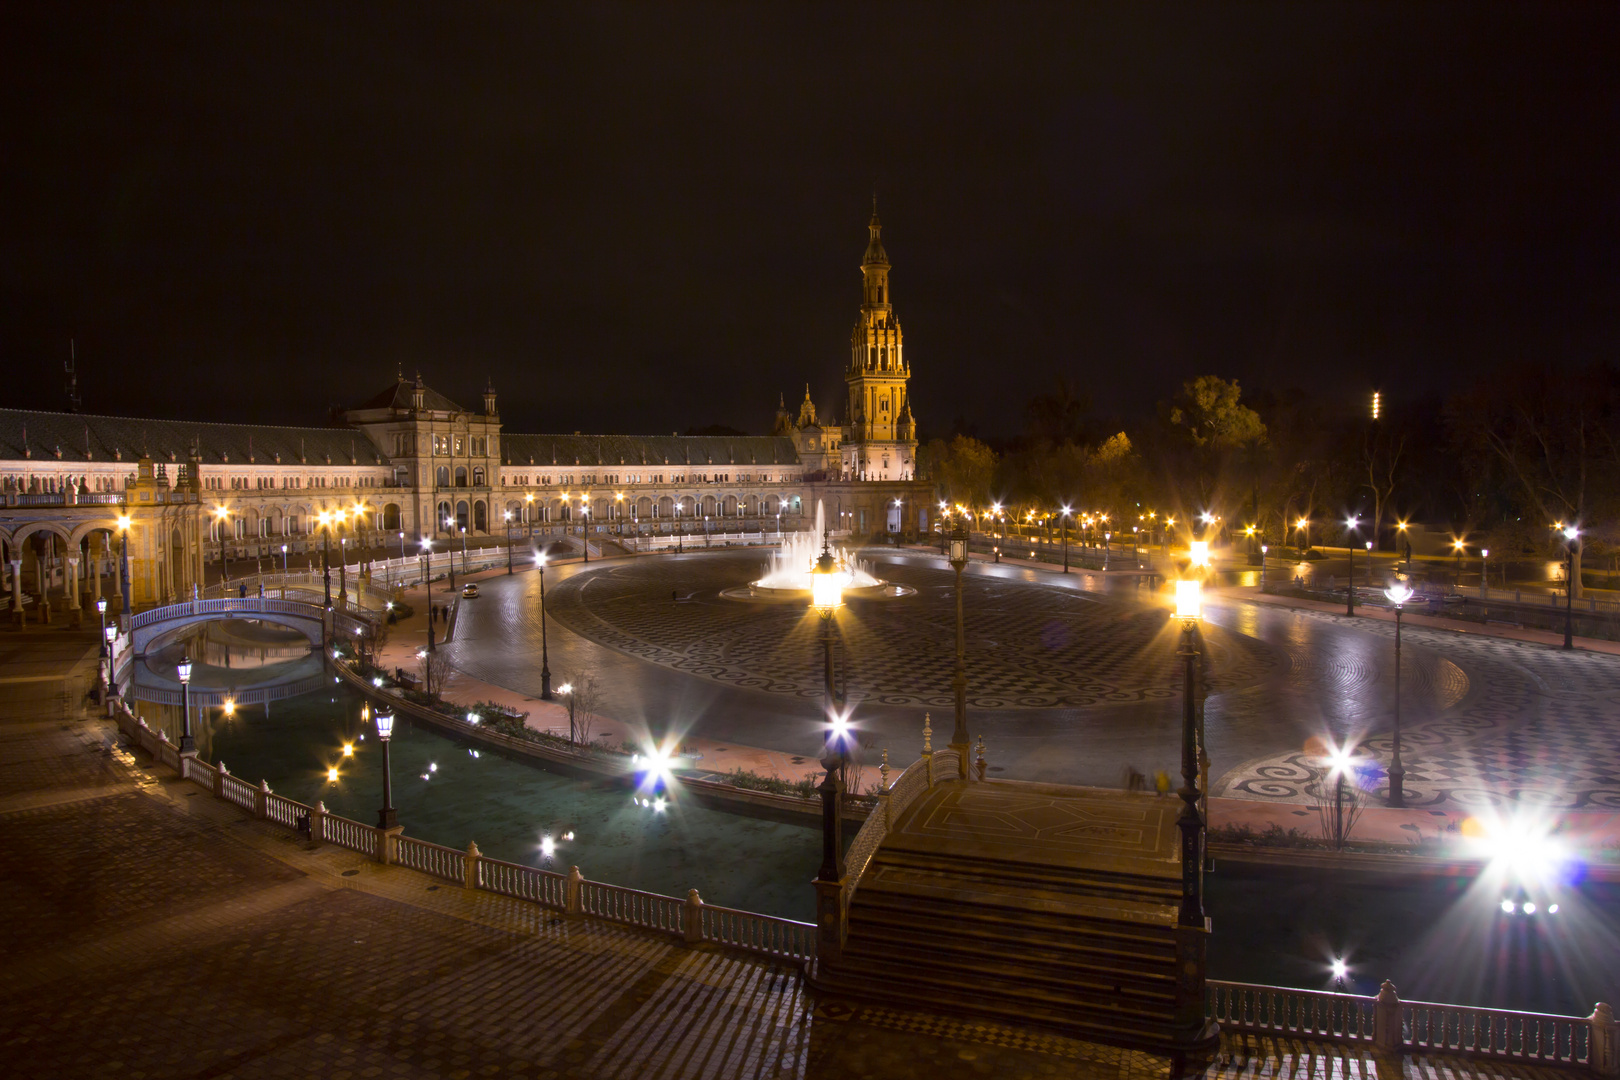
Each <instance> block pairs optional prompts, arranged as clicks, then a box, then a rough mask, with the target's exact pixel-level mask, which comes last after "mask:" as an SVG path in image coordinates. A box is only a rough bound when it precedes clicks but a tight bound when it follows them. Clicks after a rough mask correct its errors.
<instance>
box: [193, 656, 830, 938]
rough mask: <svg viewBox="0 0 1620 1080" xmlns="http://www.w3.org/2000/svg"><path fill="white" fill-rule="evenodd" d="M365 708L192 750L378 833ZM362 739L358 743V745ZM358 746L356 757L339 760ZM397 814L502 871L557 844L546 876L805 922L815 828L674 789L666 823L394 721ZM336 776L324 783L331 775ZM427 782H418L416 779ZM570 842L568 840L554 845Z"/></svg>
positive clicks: (314, 716) (250, 729)
mask: <svg viewBox="0 0 1620 1080" xmlns="http://www.w3.org/2000/svg"><path fill="white" fill-rule="evenodd" d="M362 703H363V702H362V699H361V698H360V697H359V695H357V694H355V693H353V692H352V691H349V690H347V689H346V688H343V687H339V686H335V685H334V686H333V687H332V689H331V691H330V692H324V693H317V694H306V695H304V696H302V697H297V698H289V699H287V700H284V701H277V702H275V703H273V704H271V705H270V706H268V708H267V707H266V706H261V705H255V706H247V707H239V708H238V709H237V710H236V713H235V715H234V716H232V717H229V718H226V717H224V716H222V715H221V714H220V711H219V710H217V709H215V710H209V711H210V712H211V713H212V714H213V715H212V716H210V717H208V718H207V719H206V720H204V721H202V722H201V723H200V724H199V730H198V732H197V734H198V749H199V750H200V751H201V752H202V755H203V756H204V757H205V758H207V759H208V760H211V761H219V760H223V761H224V762H225V763H226V764H227V765H228V766H229V768H230V770H231V772H232V773H233V774H234V775H236V776H239V777H241V778H243V779H245V780H250V781H253V782H257V781H258V780H259V779H261V778H262V779H264V780H267V781H269V783H270V787H271V789H272V790H274V791H275V792H276V793H277V794H280V795H285V796H287V797H288V798H291V799H296V800H298V801H299V802H302V803H307V804H311V805H313V804H314V803H315V802H316V801H321V802H324V803H325V804H326V808H327V809H328V810H330V811H331V812H333V813H335V814H339V815H341V816H343V817H347V818H353V819H354V820H356V821H361V822H364V823H366V824H375V823H376V821H377V810H378V807H379V806H381V800H382V747H381V744H380V743H378V741H377V739H376V735H375V732H372V731H369V729H368V728H367V727H365V726H363V725H362V722H361V719H360V709H361V705H362ZM363 734H364V735H366V737H365V738H364V739H362V738H361V736H362V735H363ZM345 743H352V744H353V746H354V748H355V752H354V755H353V756H352V757H347V758H346V757H344V756H343V752H342V748H343V745H344V744H345ZM390 756H391V758H392V765H393V768H392V773H393V785H394V806H395V807H396V809H397V810H398V812H399V822H400V824H401V825H403V826H404V828H405V834H406V835H407V836H413V837H416V838H418V839H422V840H429V841H432V842H433V843H437V844H444V845H447V846H450V847H457V848H465V847H466V846H467V842H468V841H469V840H474V841H476V842H477V843H478V848H479V850H480V851H481V852H482V853H483V854H485V855H487V856H489V857H491V858H496V859H504V860H506V861H509V862H516V863H523V864H526V865H529V866H547V864H546V863H545V862H544V860H543V857H542V855H541V850H540V841H541V838H542V837H543V836H545V835H550V836H551V837H552V838H554V839H555V840H556V844H557V847H556V854H555V857H554V859H553V861H552V863H551V864H549V866H547V868H548V869H554V870H562V871H566V870H567V869H568V867H569V866H571V865H577V866H579V868H580V871H581V872H582V873H583V874H584V875H585V876H586V877H587V878H590V879H592V880H597V881H605V882H609V883H611V884H615V885H625V886H629V887H631V888H636V889H644V890H647V891H649V892H658V893H664V894H666V895H670V896H681V897H684V896H685V895H686V890H687V889H691V888H695V889H697V890H698V892H699V893H700V894H701V895H702V897H703V899H704V900H705V901H707V902H709V903H712V904H722V905H725V906H727V907H736V908H743V909H745V910H749V911H758V912H763V913H766V914H770V915H778V916H784V917H787V918H794V919H802V920H805V921H810V920H812V919H813V918H814V909H815V898H814V893H813V892H812V890H811V887H810V881H811V879H812V878H813V877H814V876H815V873H816V868H817V865H818V864H819V861H820V839H821V838H820V832H819V830H818V828H817V826H816V824H815V819H807V823H806V825H805V826H799V825H783V824H778V823H775V822H768V821H759V820H756V819H754V818H749V817H743V816H740V815H737V814H727V813H721V812H719V811H715V810H709V809H706V808H704V807H702V806H698V805H696V803H695V802H694V801H693V800H691V799H690V798H687V799H682V798H680V793H679V791H678V790H677V791H676V793H675V797H673V798H671V799H670V801H669V805H668V808H667V809H666V810H665V812H663V813H658V812H655V811H654V810H652V809H650V808H646V807H642V806H639V805H636V804H635V803H634V802H633V801H632V797H633V796H632V792H631V791H630V790H629V789H627V788H624V787H619V786H614V785H611V784H606V783H602V782H598V781H592V780H580V779H574V778H571V777H567V776H562V775H558V774H554V773H550V772H546V771H545V770H543V769H541V768H539V767H538V766H536V765H534V764H531V763H529V762H527V761H520V760H516V759H513V758H508V757H506V756H503V755H502V754H500V753H499V752H497V751H493V750H488V749H484V748H481V747H475V746H473V745H472V744H470V743H463V742H458V741H456V740H454V739H451V738H448V737H446V736H445V735H442V734H440V733H439V732H437V731H436V730H434V729H431V728H428V727H426V726H423V725H417V724H413V723H412V722H411V721H410V720H409V719H407V718H405V717H400V718H399V719H398V720H397V721H396V723H395V727H394V735H393V740H392V746H391V749H390ZM332 766H336V767H337V768H338V779H337V780H336V781H329V780H328V779H327V772H326V770H327V769H328V768H329V767H332ZM424 777H426V778H424ZM569 832H572V833H573V834H574V839H573V840H572V841H569V840H565V839H562V837H563V836H564V834H566V833H569Z"/></svg>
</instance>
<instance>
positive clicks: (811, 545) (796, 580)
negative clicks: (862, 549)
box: [754, 500, 883, 592]
mask: <svg viewBox="0 0 1620 1080" xmlns="http://www.w3.org/2000/svg"><path fill="white" fill-rule="evenodd" d="M825 534H826V509H825V507H824V506H823V505H822V503H821V501H820V500H817V501H816V527H815V530H814V531H813V532H796V533H793V534H791V535H789V536H786V537H783V539H782V544H781V546H780V547H778V548H777V549H776V550H775V551H774V552H772V553H771V561H770V565H769V567H768V568H767V569H766V572H765V576H764V577H762V578H760V579H759V580H758V581H756V582H754V585H755V586H756V587H757V588H761V589H803V590H805V591H806V592H808V591H809V590H810V570H811V568H812V567H814V566H815V564H816V559H817V558H819V557H820V555H821V538H822V537H823V536H824V535H825ZM833 555H834V557H836V558H837V559H838V567H839V569H840V571H841V572H842V573H843V575H844V580H843V581H842V582H840V583H839V584H840V585H841V586H842V587H843V588H844V589H865V588H870V587H871V586H874V585H881V584H883V582H881V581H880V580H878V578H877V577H875V576H874V575H873V574H872V572H871V570H870V568H868V567H867V565H866V564H864V563H862V562H861V561H860V560H858V559H856V558H855V556H854V555H852V554H850V552H849V551H848V550H846V549H844V548H841V547H840V548H834V549H833Z"/></svg>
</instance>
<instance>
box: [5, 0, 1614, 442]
mask: <svg viewBox="0 0 1620 1080" xmlns="http://www.w3.org/2000/svg"><path fill="white" fill-rule="evenodd" d="M135 8H136V6H135V5H127V6H124V5H121V6H116V7H110V8H105V9H98V8H97V7H95V6H93V5H80V4H72V5H69V4H59V3H50V4H42V5H24V4H9V5H7V6H6V12H5V14H4V15H3V16H0V20H3V21H0V140H3V142H0V150H3V153H0V200H3V205H0V275H3V277H0V371H3V372H4V373H5V374H4V379H3V385H4V390H3V392H0V402H3V404H5V405H7V406H18V407H28V408H47V409H57V408H61V407H63V404H64V401H65V398H64V395H63V393H62V388H61V383H62V377H61V360H62V359H63V358H64V357H65V355H66V353H67V348H68V339H69V338H70V337H74V338H76V339H77V341H78V351H79V368H80V373H81V380H82V384H83V389H84V397H85V407H86V409H87V410H90V411H97V412H117V413H135V414H150V415H162V416H178V417H191V418H217V419H230V420H244V421H253V420H256V421H265V422H309V423H320V422H323V420H324V417H325V414H326V410H327V407H328V406H330V405H333V404H348V403H353V402H356V401H358V400H360V399H362V398H364V397H367V396H370V395H371V394H373V393H375V392H376V391H377V390H379V389H381V388H382V387H384V386H386V385H387V384H389V383H390V382H391V381H392V379H393V378H394V374H395V371H396V368H397V367H398V366H403V368H404V369H405V371H406V373H407V374H409V373H411V372H412V371H414V370H416V369H418V368H419V369H420V370H421V371H422V373H423V375H424V377H425V378H426V379H427V380H428V381H429V382H430V383H431V384H432V385H434V386H436V387H438V388H440V389H442V390H443V391H445V392H446V393H448V394H450V395H451V396H452V397H455V398H457V399H459V400H461V401H462V402H463V403H464V404H469V405H475V404H476V402H477V395H478V392H479V391H480V390H481V389H482V386H483V381H484V378H485V377H486V375H487V376H490V377H492V378H493V379H494V380H495V384H496V387H497V389H498V390H499V391H500V394H501V404H502V410H501V411H502V413H503V415H504V416H505V418H506V420H507V422H508V423H509V424H511V425H513V426H515V427H517V428H520V429H526V430H553V431H556V430H563V431H572V430H576V429H577V430H584V431H619V432H624V431H629V432H663V431H674V430H683V431H684V430H685V429H687V428H688V427H689V426H693V425H705V424H711V423H723V424H730V425H734V426H737V427H742V428H746V429H750V430H761V429H764V428H766V427H767V426H768V425H769V423H770V417H771V413H772V410H773V408H774V406H775V404H776V399H777V394H778V392H786V393H787V395H788V400H789V403H790V404H792V403H794V401H795V400H796V398H797V397H798V396H799V395H800V394H801V393H802V392H803V386H804V383H805V382H806V381H809V382H810V383H811V384H812V387H813V389H814V391H815V395H816V398H817V400H818V402H819V403H820V404H821V405H822V407H823V408H827V407H832V406H836V410H837V412H838V414H839V415H840V416H841V415H842V413H843V411H844V410H843V407H842V383H841V377H842V376H841V373H842V365H843V364H844V362H845V361H846V359H847V355H848V336H849V330H850V327H851V325H852V322H853V319H854V315H855V311H856V308H857V305H858V303H859V288H858V287H859V273H858V264H859V260H860V255H861V252H862V250H863V248H864V245H865V228H864V226H865V219H866V214H867V209H868V205H869V200H870V198H871V193H872V190H873V187H874V184H875V185H876V187H877V190H878V194H879V200H880V210H881V213H882V216H883V220H884V224H885V232H884V239H885V241H886V243H887V246H888V250H889V255H890V257H891V259H892V260H893V262H894V266H895V269H894V272H893V278H892V283H893V288H894V297H895V303H896V309H897V312H898V314H899V316H900V318H901V321H902V324H903V326H904V328H905V331H906V350H907V352H906V355H907V359H908V360H909V361H910V363H911V367H912V372H913V379H912V392H913V395H914V405H915V409H916V413H917V416H918V419H919V421H920V422H921V424H922V425H923V428H924V432H923V433H924V434H925V435H928V434H931V433H938V432H940V431H941V430H943V429H946V428H948V427H949V426H950V424H951V422H952V419H953V418H954V417H955V416H957V415H959V414H960V415H963V416H965V417H966V418H967V419H968V420H969V421H970V422H972V423H975V424H977V425H978V426H979V427H980V428H981V429H982V430H983V431H985V432H987V433H992V434H994V433H1014V432H1016V431H1017V430H1019V429H1020V428H1021V427H1022V423H1023V410H1024V404H1025V402H1026V401H1027V400H1028V398H1029V396H1030V395H1031V394H1032V393H1034V392H1036V391H1037V390H1040V389H1042V388H1043V387H1044V386H1046V385H1049V384H1050V383H1051V382H1052V381H1053V380H1054V379H1055V378H1056V377H1057V376H1059V375H1067V376H1069V377H1070V378H1071V379H1073V380H1075V381H1076V382H1077V383H1080V384H1082V385H1084V386H1086V387H1087V388H1088V389H1089V390H1090V392H1091V393H1092V395H1093V397H1094V398H1095V399H1096V401H1097V404H1098V407H1099V409H1100V410H1102V411H1103V412H1105V413H1110V414H1130V413H1133V412H1136V411H1138V410H1143V409H1147V408H1150V407H1151V406H1152V404H1153V402H1154V401H1156V400H1157V399H1160V398H1164V397H1167V396H1169V395H1170V394H1171V393H1172V392H1173V391H1174V389H1175V388H1176V386H1177V385H1178V384H1179V382H1180V380H1182V379H1184V378H1188V377H1191V376H1193V375H1197V374H1202V373H1216V374H1220V375H1223V376H1227V377H1237V378H1239V379H1241V380H1243V382H1244V384H1245V386H1247V387H1256V388H1258V387H1272V388H1278V389H1281V388H1286V387H1288V386H1290V385H1301V386H1305V387H1307V388H1311V389H1314V390H1318V391H1320V392H1322V393H1323V394H1328V395H1342V396H1343V398H1344V400H1346V401H1347V402H1348V401H1351V400H1355V401H1357V402H1358V403H1359V396H1360V395H1361V394H1363V393H1364V392H1365V391H1366V390H1367V389H1369V388H1370V387H1372V386H1373V385H1380V386H1382V387H1383V388H1384V390H1385V392H1386V393H1388V394H1391V395H1394V396H1397V397H1399V396H1408V397H1410V396H1413V395H1417V394H1422V393H1429V392H1433V391H1437V390H1438V391H1444V390H1445V389H1446V388H1447V387H1448V386H1450V385H1452V384H1453V383H1454V381H1455V380H1458V379H1463V378H1470V377H1473V376H1474V375H1475V374H1476V373H1478V372H1481V371H1488V370H1489V369H1490V368H1491V367H1493V366H1494V365H1496V364H1498V363H1500V362H1503V361H1510V360H1519V359H1524V358H1543V359H1545V361H1546V362H1548V363H1570V362H1577V361H1584V360H1591V359H1608V358H1613V357H1614V356H1615V354H1616V344H1617V340H1620V314H1617V313H1620V256H1617V251H1620V244H1617V241H1620V212H1617V207H1616V200H1617V198H1620V194H1617V193H1620V182H1617V168H1616V167H1617V165H1620V154H1617V152H1616V140H1617V138H1620V135H1617V133H1620V107H1617V106H1620V61H1617V60H1616V56H1617V55H1620V54H1617V51H1616V44H1617V42H1620V9H1617V8H1616V6H1615V5H1612V4H1597V3H1593V4H1582V5H1563V4H1545V3H1527V4H1522V5H1512V6H1505V7H1491V6H1485V5H1480V4H1465V5H1455V6H1453V5H1442V4H1408V3H1383V4H1376V5H1350V6H1332V5H1323V4H1298V3H1293V2H1290V3H1287V4H1283V5H1278V6H1267V5H1260V4H1240V5H1213V6H1197V5H1174V6H1170V7H1162V8H1161V7H1153V6H1151V5H1139V4H1128V5H1115V6H1109V7H1104V6H1101V5H1087V6H1086V7H1085V9H1084V10H1080V11H1076V10H1075V8H1076V6H1075V5H1068V4H1064V5H1057V6H1053V7H1045V6H1021V5H1007V4H996V5H983V6H982V7H979V8H967V7H965V6H952V5H939V4H927V5H922V6H917V7H906V6H900V5H891V4H861V5H855V6H848V7H841V6H836V5H831V4H796V5H790V6H788V5H768V4H762V5H748V4H738V5H734V6H730V7H725V8H718V9H700V8H696V7H694V6H692V5H687V4H677V5H665V6H662V7H658V8H654V7H653V6H652V5H632V6H625V7H617V6H610V5H594V4H593V5H578V4H576V5H537V4H528V3H519V4H510V5H488V4H473V3H460V4H437V3H436V4H411V3H400V2H389V3H379V4H360V3H345V4H340V5H312V4H288V3H282V2H277V3H266V4H257V5H255V4H230V3H224V4H221V3H216V2H211V3H208V4H201V5H196V6H187V5H183V4H169V5H147V6H144V7H143V8H142V10H135Z"/></svg>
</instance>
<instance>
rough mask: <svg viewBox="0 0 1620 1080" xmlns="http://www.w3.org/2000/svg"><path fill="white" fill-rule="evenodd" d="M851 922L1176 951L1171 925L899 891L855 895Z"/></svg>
mask: <svg viewBox="0 0 1620 1080" xmlns="http://www.w3.org/2000/svg"><path fill="white" fill-rule="evenodd" d="M849 918H850V920H851V922H852V923H853V922H857V921H859V920H862V919H872V920H874V921H878V922H884V923H888V924H891V925H894V926H896V927H898V928H899V932H900V933H902V934H904V933H905V932H906V929H907V928H909V927H922V926H928V927H940V928H945V929H947V930H948V931H949V932H955V933H974V934H982V935H984V936H986V937H1000V938H1005V939H1007V940H1009V941H1013V942H1017V943H1020V944H1024V945H1035V946H1038V945H1041V944H1043V943H1045V942H1048V941H1054V940H1067V939H1085V940H1088V941H1090V942H1093V943H1095V944H1096V945H1098V946H1103V947H1109V948H1117V949H1120V950H1124V951H1129V952H1134V953H1139V954H1144V955H1160V956H1171V955H1173V954H1174V951H1175V933H1176V928H1175V924H1174V922H1173V921H1165V922H1162V923H1161V922H1154V923H1151V924H1149V923H1142V922H1138V921H1120V920H1117V919H1095V918H1084V917H1081V916H1079V915H1076V914H1074V913H1072V912H1027V911H1018V910H1016V909H1014V910H1008V909H997V908H994V907H989V906H983V905H975V904H972V903H960V902H954V901H946V900H940V899H933V898H924V899H922V900H920V901H919V900H918V899H917V898H916V897H912V896H907V895H905V894H902V893H876V892H873V893H866V894H862V893H857V894H856V895H855V899H854V901H853V902H852V903H851V904H850V908H849Z"/></svg>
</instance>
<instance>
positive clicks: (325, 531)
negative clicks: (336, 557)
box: [315, 510, 332, 611]
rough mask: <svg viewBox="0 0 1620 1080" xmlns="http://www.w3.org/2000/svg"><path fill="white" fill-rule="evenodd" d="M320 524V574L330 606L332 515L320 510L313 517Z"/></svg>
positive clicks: (328, 605) (329, 606)
mask: <svg viewBox="0 0 1620 1080" xmlns="http://www.w3.org/2000/svg"><path fill="white" fill-rule="evenodd" d="M315 520H316V521H318V522H320V524H321V575H322V577H323V578H324V579H325V581H326V607H327V610H328V611H330V610H331V608H332V515H331V513H330V512H329V511H326V510H322V511H321V512H320V513H319V514H318V515H317V516H316V518H315Z"/></svg>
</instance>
